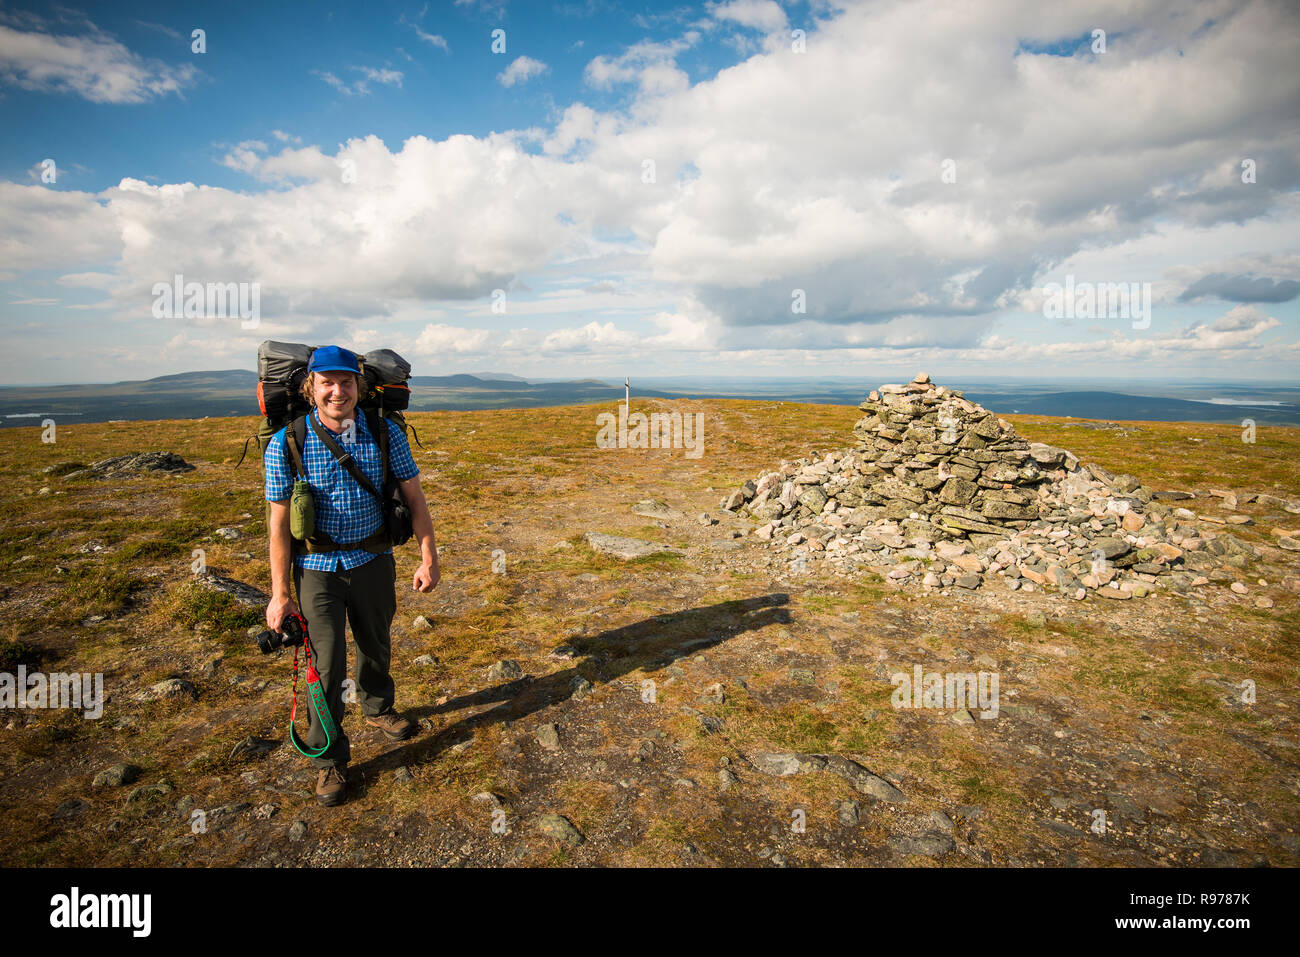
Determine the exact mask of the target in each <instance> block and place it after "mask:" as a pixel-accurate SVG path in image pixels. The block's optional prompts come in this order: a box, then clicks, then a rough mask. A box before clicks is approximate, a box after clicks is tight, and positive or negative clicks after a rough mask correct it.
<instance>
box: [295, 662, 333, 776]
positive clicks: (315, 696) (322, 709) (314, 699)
mask: <svg viewBox="0 0 1300 957" xmlns="http://www.w3.org/2000/svg"><path fill="white" fill-rule="evenodd" d="M307 696H308V698H309V699H310V701H311V709H312V710H313V711H314V712H316V720H317V721H319V722H320V723H321V726H322V727H324V728H325V745H324V747H322V748H321V749H320V750H318V751H314V752H313V751H310V750H308V749H307V748H306V747H304V746H303V745H304V742H303V741H302V739H301V738H299V737H298V732H297V730H296V729H295V728H294V726H293V718H292V717H290V718H289V740H290V741H291V742H293V746H294V747H295V748H297V749H298V752H299V753H300V754H302V755H303V756H305V757H308V758H319V757H321V756H322V755H324V754H325V753H326V752H327V751H329V749H330V746H331V745H332V744H333V743H334V731H335V730H337V729H336V728H335V726H334V718H333V717H332V716H331V715H330V711H329V708H328V707H326V705H325V691H324V689H322V688H321V686H320V681H319V680H317V681H309V682H307Z"/></svg>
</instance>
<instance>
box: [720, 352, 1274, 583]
mask: <svg viewBox="0 0 1300 957" xmlns="http://www.w3.org/2000/svg"><path fill="white" fill-rule="evenodd" d="M859 408H861V409H862V410H863V411H864V412H865V413H866V415H864V416H863V417H862V418H861V419H860V420H859V421H858V422H857V424H856V425H855V426H854V428H853V434H854V437H855V438H856V439H857V445H856V446H855V447H854V448H850V449H842V450H839V451H834V452H830V453H828V454H826V455H825V456H824V457H822V456H812V457H808V458H803V459H799V460H798V461H796V462H793V463H785V462H783V463H782V466H781V468H780V469H779V470H777V471H773V472H766V473H764V474H762V475H760V476H758V478H757V479H754V480H751V481H748V482H746V483H745V484H744V485H743V486H742V487H741V488H739V489H737V490H736V491H734V492H732V493H731V494H730V495H729V496H727V497H726V498H725V499H724V500H723V502H722V503H721V504H722V507H723V508H724V509H726V510H728V511H731V512H733V513H737V514H741V515H747V516H749V517H750V518H752V519H754V520H755V521H757V522H758V523H759V525H758V526H757V527H756V528H755V529H753V531H752V533H751V534H752V535H753V536H754V537H755V538H757V539H759V540H761V541H765V542H768V543H770V547H772V548H775V549H778V550H781V551H784V552H788V553H789V557H790V559H791V564H792V568H793V569H794V570H795V571H796V572H798V571H800V570H801V569H802V570H808V571H811V569H810V568H809V565H810V564H811V563H830V564H831V565H834V566H840V567H842V568H843V569H844V571H845V572H846V573H851V572H852V571H854V570H859V569H863V568H865V569H869V570H872V571H875V572H877V573H878V574H881V575H883V576H884V577H886V578H889V579H891V580H893V581H895V582H898V583H900V584H903V585H914V586H919V587H921V588H923V589H927V590H932V589H933V590H941V591H943V592H944V593H947V589H949V588H951V587H954V586H955V587H958V588H966V589H975V588H979V587H981V586H982V585H984V584H985V583H988V582H993V581H999V582H1001V583H1003V584H1004V585H1005V586H1006V587H1009V588H1011V589H1013V590H1015V589H1023V590H1025V591H1033V590H1034V589H1035V588H1046V589H1055V590H1057V591H1058V592H1060V593H1061V594H1063V595H1067V596H1069V597H1070V598H1073V599H1076V600H1081V599H1084V598H1086V597H1087V596H1088V595H1089V594H1090V593H1091V594H1094V595H1097V596H1100V597H1104V598H1112V599H1129V598H1134V597H1138V598H1141V597H1145V596H1147V595H1149V594H1152V593H1153V592H1155V591H1157V590H1159V589H1162V588H1167V589H1169V590H1172V591H1177V592H1185V591H1186V590H1187V589H1188V588H1189V587H1191V586H1198V585H1202V584H1206V583H1208V582H1209V581H1210V579H1209V578H1206V577H1205V576H1204V575H1199V574H1196V572H1197V571H1207V572H1208V571H1210V570H1211V569H1215V568H1219V567H1221V566H1223V565H1234V566H1237V567H1245V564H1246V562H1247V560H1249V559H1250V558H1257V557H1258V556H1259V553H1258V551H1257V550H1256V549H1254V547H1253V546H1251V545H1249V544H1248V543H1245V542H1242V541H1241V540H1240V539H1237V538H1236V537H1235V536H1233V535H1231V534H1228V533H1226V532H1225V533H1222V534H1217V535H1204V534H1203V533H1202V532H1200V530H1199V528H1198V526H1197V524H1196V515H1194V514H1193V513H1192V512H1190V511H1189V510H1187V509H1184V508H1170V507H1169V506H1166V505H1164V504H1162V503H1161V501H1160V499H1164V498H1190V497H1191V496H1190V495H1188V494H1187V493H1184V492H1169V493H1163V492H1162V493H1152V492H1151V491H1150V490H1148V489H1146V488H1143V487H1142V485H1141V483H1140V482H1139V481H1138V480H1137V479H1136V478H1134V477H1133V476H1131V475H1112V474H1111V473H1110V472H1108V471H1107V470H1105V469H1104V468H1102V467H1101V466H1099V465H1095V464H1091V463H1089V464H1080V462H1079V460H1078V458H1077V457H1075V456H1074V455H1073V454H1071V453H1070V452H1067V451H1066V450H1064V449H1058V448H1054V447H1052V446H1049V445H1043V444H1040V443H1035V442H1027V441H1025V440H1024V439H1022V438H1021V437H1020V436H1019V435H1017V434H1016V431H1015V429H1013V428H1012V427H1011V425H1010V423H1008V422H1007V421H1006V420H1004V419H1000V418H998V417H997V416H996V415H994V414H993V413H992V412H989V411H988V410H987V409H985V408H983V407H982V406H979V405H977V404H976V403H974V402H970V401H968V400H966V399H965V398H963V397H962V393H960V392H957V391H954V390H951V389H946V388H944V387H942V386H935V385H934V384H933V383H931V382H930V377H929V376H928V375H926V374H924V373H922V374H920V375H918V376H917V377H916V378H915V379H913V380H912V381H911V382H910V383H908V384H906V385H882V386H881V387H880V388H879V389H877V390H875V391H874V392H872V393H871V394H870V395H869V396H868V397H867V400H866V401H865V402H863V403H862V404H861V405H860V406H859Z"/></svg>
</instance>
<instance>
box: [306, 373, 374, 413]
mask: <svg viewBox="0 0 1300 957" xmlns="http://www.w3.org/2000/svg"><path fill="white" fill-rule="evenodd" d="M331 371H333V370H331ZM352 374H353V375H356V376H357V401H358V402H360V401H361V400H362V399H364V398H365V397H366V380H365V377H364V376H359V375H357V374H356V373H355V372H354V373H352ZM318 375H320V373H319V372H308V373H307V376H306V378H304V379H303V380H302V388H301V389H300V390H299V391H300V392H301V393H302V397H303V398H304V399H306V400H307V404H308V405H310V406H311V407H312V408H313V409H314V408H315V407H316V396H315V395H314V394H313V393H314V392H315V391H316V377H317V376H318Z"/></svg>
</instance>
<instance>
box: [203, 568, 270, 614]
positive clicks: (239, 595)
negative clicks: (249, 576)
mask: <svg viewBox="0 0 1300 957" xmlns="http://www.w3.org/2000/svg"><path fill="white" fill-rule="evenodd" d="M194 580H195V581H196V582H198V583H199V584H200V585H202V586H203V587H204V588H206V589H208V590H209V591H215V592H220V593H221V594H223V595H229V596H230V597H231V598H233V599H234V600H235V603H236V604H238V605H239V606H240V607H241V608H265V607H266V606H267V604H268V603H270V601H271V596H270V595H268V594H267V593H266V592H264V591H262V589H260V588H257V587H255V586H253V585H249V584H246V583H244V582H241V581H236V580H235V579H233V578H225V577H223V576H221V575H217V574H215V573H213V572H208V573H207V574H205V575H196V576H194Z"/></svg>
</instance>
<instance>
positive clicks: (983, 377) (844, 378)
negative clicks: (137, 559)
mask: <svg viewBox="0 0 1300 957" xmlns="http://www.w3.org/2000/svg"><path fill="white" fill-rule="evenodd" d="M922 371H923V370H922ZM230 372H244V373H247V374H249V375H252V376H256V375H257V370H256V369H242V368H226V369H186V370H182V371H179V372H160V373H158V374H157V375H153V376H146V377H144V378H139V379H95V380H78V381H66V382H18V383H0V389H23V388H32V387H37V388H44V387H49V388H67V387H76V386H91V385H121V384H125V383H133V382H150V381H152V380H154V379H162V378H167V377H172V376H180V375H204V374H220V373H230ZM496 374H497V375H510V376H515V377H517V378H519V379H523V380H525V381H527V382H537V383H542V382H552V383H554V382H579V381H584V380H585V381H591V380H600V381H605V380H609V384H610V386H611V388H612V387H615V386H617V387H618V388H620V389H621V388H622V387H623V384H622V383H621V382H618V383H615V382H614V381H613V380H615V379H623V378H629V379H632V380H633V388H634V390H635V380H638V379H639V380H640V381H641V382H696V383H701V382H808V381H833V382H852V381H856V380H859V379H862V378H864V377H866V376H868V375H870V373H862V374H861V375H852V374H842V373H836V374H826V375H822V374H806V375H754V374H750V375H734V374H725V375H712V374H703V373H687V374H680V375H654V374H650V375H640V376H636V375H631V374H629V373H628V372H625V371H620V372H610V373H605V374H600V373H581V374H576V375H572V376H526V375H522V374H520V373H516V372H504V371H498V372H497V373H496ZM916 374H917V373H912V374H911V375H908V376H905V377H903V376H897V375H896V376H893V377H890V376H888V375H885V376H883V377H881V378H880V381H879V382H877V383H876V385H883V384H886V383H889V382H900V383H901V382H909V381H911V379H912V377H913V376H914V375H916ZM927 374H929V375H930V378H931V380H932V381H934V382H935V383H937V384H938V385H945V384H946V382H945V381H944V380H946V379H963V380H966V381H978V382H1036V383H1047V382H1095V383H1102V382H1109V383H1127V384H1129V385H1135V386H1140V385H1142V384H1152V385H1155V384H1164V385H1176V384H1182V385H1188V386H1196V387H1199V388H1211V387H1214V386H1228V387H1250V388H1253V389H1255V390H1287V389H1297V390H1300V378H1297V379H1293V380H1276V381H1273V382H1269V383H1267V384H1261V383H1260V381H1259V379H1258V378H1251V379H1208V378H1197V377H1194V376H1145V377H1142V378H1135V377H1133V376H1098V375H1076V376H1034V375H998V374H994V373H988V372H978V373H971V374H965V373H956V374H953V375H947V374H944V373H938V374H935V373H927ZM457 375H468V376H474V377H475V378H483V376H484V375H485V373H482V372H414V371H413V373H412V378H414V379H418V378H423V377H429V378H442V377H447V376H457ZM877 375H878V374H877ZM484 381H489V382H490V381H508V380H492V379H484ZM1108 391H1109V390H1108Z"/></svg>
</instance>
